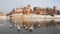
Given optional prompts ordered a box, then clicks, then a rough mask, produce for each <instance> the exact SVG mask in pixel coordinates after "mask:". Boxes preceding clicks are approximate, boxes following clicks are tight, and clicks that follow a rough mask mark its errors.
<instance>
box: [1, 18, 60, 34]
mask: <svg viewBox="0 0 60 34" xmlns="http://www.w3.org/2000/svg"><path fill="white" fill-rule="evenodd" d="M33 22H35V21H33ZM50 23H51V22H50ZM59 23H60V22H59ZM59 23H53V20H52V25H51V24H50V25H49V24H48V27H46V26H43V27H41V28H34V29H33V31H32V32H30V31H28V30H25V29H23V28H22V29H21V30H20V31H18V30H17V28H16V27H14V26H13V24H12V23H10V21H9V20H8V19H6V20H4V19H0V34H60V24H59ZM53 24H55V25H53ZM9 25H12V28H9Z"/></svg>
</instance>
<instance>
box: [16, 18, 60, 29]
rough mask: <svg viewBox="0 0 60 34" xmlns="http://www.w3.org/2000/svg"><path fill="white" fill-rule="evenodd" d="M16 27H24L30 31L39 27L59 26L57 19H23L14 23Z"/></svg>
mask: <svg viewBox="0 0 60 34" xmlns="http://www.w3.org/2000/svg"><path fill="white" fill-rule="evenodd" d="M15 24H16V26H17V25H19V27H20V28H22V27H24V29H26V30H32V29H36V28H41V27H49V26H53V27H55V25H57V24H60V22H59V19H55V20H54V19H24V20H17V21H15Z"/></svg>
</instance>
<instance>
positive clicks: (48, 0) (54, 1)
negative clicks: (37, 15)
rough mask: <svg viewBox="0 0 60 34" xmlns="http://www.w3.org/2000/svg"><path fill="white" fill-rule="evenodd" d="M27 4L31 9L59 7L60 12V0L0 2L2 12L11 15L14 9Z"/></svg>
mask: <svg viewBox="0 0 60 34" xmlns="http://www.w3.org/2000/svg"><path fill="white" fill-rule="evenodd" d="M27 4H30V5H31V8H32V7H35V6H39V7H43V8H46V7H51V8H52V7H53V6H57V7H58V9H59V10H60V0H0V12H4V13H9V12H10V11H11V10H12V9H13V8H19V7H21V6H22V7H23V6H26V5H27Z"/></svg>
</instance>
